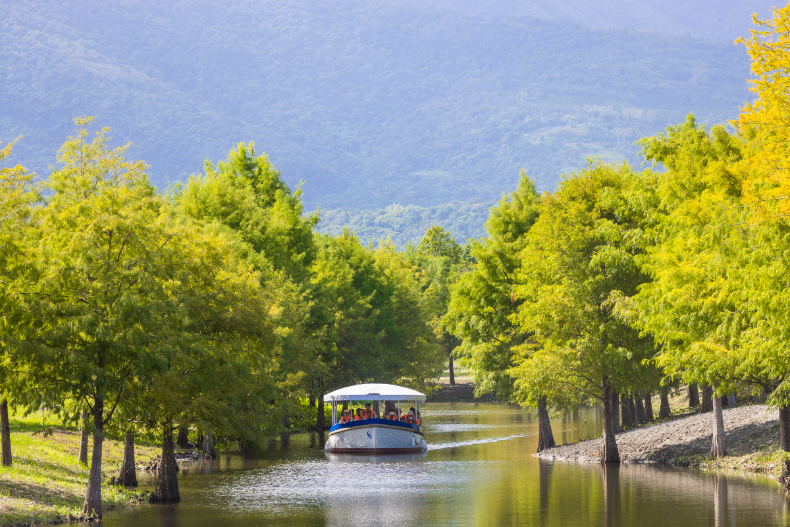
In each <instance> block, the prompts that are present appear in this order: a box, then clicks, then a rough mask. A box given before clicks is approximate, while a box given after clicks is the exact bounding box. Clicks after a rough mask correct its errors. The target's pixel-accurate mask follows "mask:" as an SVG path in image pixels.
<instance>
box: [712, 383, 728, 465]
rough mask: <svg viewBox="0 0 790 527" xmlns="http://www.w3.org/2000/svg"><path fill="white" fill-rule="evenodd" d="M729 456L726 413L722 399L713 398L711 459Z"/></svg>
mask: <svg viewBox="0 0 790 527" xmlns="http://www.w3.org/2000/svg"><path fill="white" fill-rule="evenodd" d="M726 455H727V436H726V435H725V433H724V412H723V410H722V406H721V397H714V398H713V439H712V441H711V445H710V457H724V456H726Z"/></svg>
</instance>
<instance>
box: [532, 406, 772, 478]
mask: <svg viewBox="0 0 790 527" xmlns="http://www.w3.org/2000/svg"><path fill="white" fill-rule="evenodd" d="M712 428H713V413H712V412H708V413H704V414H698V415H692V416H689V417H684V418H680V419H675V420H673V421H667V422H665V423H660V424H656V425H651V426H645V427H641V428H637V429H635V430H630V431H628V432H623V433H620V434H617V447H618V450H619V451H620V460H621V461H622V462H624V463H662V464H680V465H686V466H688V465H701V464H704V460H703V459H702V458H704V457H705V456H706V455H707V454H708V452H710V443H711V436H712ZM724 428H725V431H726V434H727V449H728V458H724V459H725V460H726V459H729V461H730V462H729V463H728V462H725V461H721V460H717V461H718V462H719V463H718V464H717V465H722V466H725V465H733V462H734V464H735V465H737V466H731V467H730V468H745V469H751V470H761V471H770V470H773V469H775V468H777V469H778V466H776V467H775V466H773V465H778V458H777V459H776V462H774V460H773V459H772V457H776V456H771V455H767V456H766V455H762V456H760V455H759V454H760V453H763V454H771V452H773V451H776V450H777V448H778V445H779V411H778V410H776V409H774V410H770V411H769V410H768V407H766V406H763V405H758V406H742V407H740V408H732V409H727V410H724ZM772 445H773V447H774V448H773V449H772ZM600 448H601V439H600V438H596V439H590V440H588V441H581V442H579V443H575V444H572V445H564V446H558V447H555V448H550V449H548V450H544V451H543V452H541V453H540V454H538V456H539V457H542V458H546V459H559V460H575V461H579V462H583V463H599V462H600V455H599V452H598V451H599V449H600ZM695 456H697V457H696V458H695Z"/></svg>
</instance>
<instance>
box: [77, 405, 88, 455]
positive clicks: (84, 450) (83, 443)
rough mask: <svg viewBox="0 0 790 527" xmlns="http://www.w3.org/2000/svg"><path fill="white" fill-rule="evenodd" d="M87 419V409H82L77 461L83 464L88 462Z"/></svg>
mask: <svg viewBox="0 0 790 527" xmlns="http://www.w3.org/2000/svg"><path fill="white" fill-rule="evenodd" d="M87 420H88V412H87V410H83V411H82V430H81V431H80V454H79V462H80V463H82V464H83V465H87V464H88V429H87V427H86V426H85V422H86V421H87Z"/></svg>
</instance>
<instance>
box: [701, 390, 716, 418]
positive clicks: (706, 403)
mask: <svg viewBox="0 0 790 527" xmlns="http://www.w3.org/2000/svg"><path fill="white" fill-rule="evenodd" d="M712 400H713V388H712V387H710V386H708V385H703V386H702V408H700V411H701V412H702V413H705V412H710V411H711V410H713V401H712Z"/></svg>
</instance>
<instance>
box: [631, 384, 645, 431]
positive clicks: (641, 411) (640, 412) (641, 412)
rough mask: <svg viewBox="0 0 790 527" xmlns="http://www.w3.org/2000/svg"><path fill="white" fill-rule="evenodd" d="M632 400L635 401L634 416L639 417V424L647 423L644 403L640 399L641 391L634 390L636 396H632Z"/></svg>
mask: <svg viewBox="0 0 790 527" xmlns="http://www.w3.org/2000/svg"><path fill="white" fill-rule="evenodd" d="M634 401H635V402H636V416H637V417H638V418H639V424H640V425H643V424H645V423H647V414H646V413H645V404H644V401H643V400H642V392H641V391H639V392H636V396H635V397H634Z"/></svg>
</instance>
